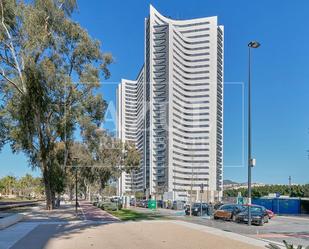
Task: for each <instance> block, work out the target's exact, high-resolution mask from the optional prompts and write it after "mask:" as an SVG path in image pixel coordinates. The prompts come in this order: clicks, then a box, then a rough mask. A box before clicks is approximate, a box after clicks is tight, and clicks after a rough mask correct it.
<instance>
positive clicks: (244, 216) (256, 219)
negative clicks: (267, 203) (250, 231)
mask: <svg viewBox="0 0 309 249" xmlns="http://www.w3.org/2000/svg"><path fill="white" fill-rule="evenodd" d="M248 208H250V210H251V222H252V224H256V225H260V226H263V225H264V223H267V222H268V221H269V218H268V213H267V211H266V208H265V207H263V206H258V205H250V206H246V207H245V208H244V209H243V210H242V211H241V212H240V213H238V214H237V215H236V222H245V223H246V222H248Z"/></svg>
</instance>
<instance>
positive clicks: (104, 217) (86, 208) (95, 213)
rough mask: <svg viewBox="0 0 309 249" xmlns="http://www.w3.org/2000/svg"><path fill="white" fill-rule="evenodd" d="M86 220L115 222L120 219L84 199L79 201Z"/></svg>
mask: <svg viewBox="0 0 309 249" xmlns="http://www.w3.org/2000/svg"><path fill="white" fill-rule="evenodd" d="M79 205H80V209H81V212H82V216H83V218H84V220H90V221H104V222H114V221H119V219H118V218H117V217H114V216H112V215H111V214H109V213H107V212H105V211H103V210H102V209H100V208H97V207H95V206H93V205H92V203H90V202H86V201H82V202H80V203H79Z"/></svg>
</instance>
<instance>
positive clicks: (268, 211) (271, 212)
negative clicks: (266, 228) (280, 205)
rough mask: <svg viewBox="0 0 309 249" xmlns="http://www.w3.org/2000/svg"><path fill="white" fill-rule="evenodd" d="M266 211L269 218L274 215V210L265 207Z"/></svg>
mask: <svg viewBox="0 0 309 249" xmlns="http://www.w3.org/2000/svg"><path fill="white" fill-rule="evenodd" d="M266 212H267V214H268V218H269V219H271V218H273V217H274V216H275V214H274V212H273V211H271V210H269V209H266Z"/></svg>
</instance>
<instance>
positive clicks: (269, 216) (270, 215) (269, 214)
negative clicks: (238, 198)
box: [243, 204, 275, 219]
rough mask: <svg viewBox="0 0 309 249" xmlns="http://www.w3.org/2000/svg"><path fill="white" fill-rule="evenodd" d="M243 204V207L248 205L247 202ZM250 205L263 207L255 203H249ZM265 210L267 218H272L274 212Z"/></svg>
mask: <svg viewBox="0 0 309 249" xmlns="http://www.w3.org/2000/svg"><path fill="white" fill-rule="evenodd" d="M243 206H244V207H247V206H249V205H248V204H244V205H243ZM251 206H259V207H263V208H265V207H264V206H261V205H255V204H251ZM265 209H266V208H265ZM266 212H267V214H268V218H269V219H271V218H273V217H274V216H275V214H274V212H273V211H271V210H269V209H266Z"/></svg>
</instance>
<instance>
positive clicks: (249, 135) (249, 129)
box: [248, 41, 261, 226]
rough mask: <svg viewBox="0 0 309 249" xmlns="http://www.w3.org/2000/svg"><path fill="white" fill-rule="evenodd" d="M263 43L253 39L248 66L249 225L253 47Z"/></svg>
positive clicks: (251, 163)
mask: <svg viewBox="0 0 309 249" xmlns="http://www.w3.org/2000/svg"><path fill="white" fill-rule="evenodd" d="M260 45H261V44H260V43H259V42H257V41H251V42H249V44H248V48H249V68H248V71H249V73H248V204H249V205H248V225H249V226H251V207H250V205H251V168H252V167H253V166H254V165H255V159H253V158H252V155H251V49H252V48H258V47H259V46H260Z"/></svg>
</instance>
